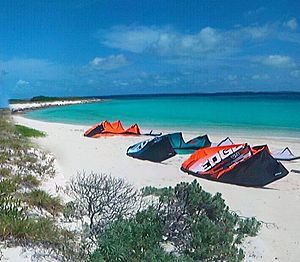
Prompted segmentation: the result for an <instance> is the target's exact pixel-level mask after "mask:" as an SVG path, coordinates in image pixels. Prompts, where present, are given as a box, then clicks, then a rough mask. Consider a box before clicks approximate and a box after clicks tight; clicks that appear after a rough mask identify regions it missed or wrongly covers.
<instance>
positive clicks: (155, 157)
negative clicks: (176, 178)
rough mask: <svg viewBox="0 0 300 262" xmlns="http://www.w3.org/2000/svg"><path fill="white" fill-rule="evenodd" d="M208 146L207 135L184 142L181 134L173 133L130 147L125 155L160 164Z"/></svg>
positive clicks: (209, 143)
mask: <svg viewBox="0 0 300 262" xmlns="http://www.w3.org/2000/svg"><path fill="white" fill-rule="evenodd" d="M210 145H211V142H210V141H209V138H208V136H207V135H204V136H198V137H195V138H193V139H191V140H189V141H188V142H185V141H184V139H183V137H182V133H173V134H167V135H163V136H160V137H155V138H153V139H150V140H146V141H143V142H140V143H137V144H135V145H133V146H130V147H129V148H128V149H127V155H128V156H131V157H134V158H138V159H142V160H149V161H153V162H161V161H164V160H166V159H168V158H170V157H172V156H175V155H176V154H191V153H193V152H195V151H196V150H197V149H199V148H202V147H206V146H210Z"/></svg>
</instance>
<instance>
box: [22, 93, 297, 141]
mask: <svg viewBox="0 0 300 262" xmlns="http://www.w3.org/2000/svg"><path fill="white" fill-rule="evenodd" d="M27 117H29V118H33V119H38V120H43V121H50V122H62V123H72V124H84V125H92V124H94V123H97V122H101V121H102V120H109V121H114V120H117V119H120V120H122V121H123V122H124V124H125V125H130V124H132V123H138V124H140V125H141V126H142V127H147V128H150V129H157V128H164V129H173V130H174V129H178V130H179V129H180V130H191V131H192V130H195V131H196V130H199V129H200V130H205V131H217V130H220V129H221V130H223V129H225V130H226V129H231V130H232V129H234V130H238V131H239V132H249V131H253V132H260V133H262V134H275V133H276V134H282V135H283V134H286V133H290V134H293V135H294V136H295V135H296V136H300V95H298V94H274V95H271V94H268V95H266V94H265V95H262V94H251V95H245V94H243V95H197V96H185V95H180V96H153V97H151V96H147V97H126V98H115V99H111V100H107V101H105V102H100V103H93V104H80V105H70V106H64V107H53V108H47V109H42V110H37V111H32V112H30V113H28V114H27ZM266 130H268V132H266ZM270 131H271V132H270Z"/></svg>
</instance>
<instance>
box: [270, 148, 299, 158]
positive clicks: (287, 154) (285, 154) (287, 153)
mask: <svg viewBox="0 0 300 262" xmlns="http://www.w3.org/2000/svg"><path fill="white" fill-rule="evenodd" d="M272 156H273V157H274V158H275V159H277V160H281V161H292V160H297V159H300V156H295V155H294V154H293V153H292V151H291V150H290V149H289V148H288V147H286V148H284V149H281V150H277V151H275V152H272Z"/></svg>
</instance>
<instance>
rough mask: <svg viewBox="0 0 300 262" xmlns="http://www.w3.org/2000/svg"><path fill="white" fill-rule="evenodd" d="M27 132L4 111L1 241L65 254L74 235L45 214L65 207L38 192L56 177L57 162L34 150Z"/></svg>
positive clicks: (0, 124) (0, 118)
mask: <svg viewBox="0 0 300 262" xmlns="http://www.w3.org/2000/svg"><path fill="white" fill-rule="evenodd" d="M23 131H24V129H23V128H21V129H20V128H18V127H15V126H14V124H13V122H12V121H11V119H10V114H9V112H8V111H5V110H2V111H0V241H5V243H6V244H10V245H13V244H16V245H23V246H24V245H25V246H27V247H30V246H35V247H37V246H39V247H42V248H44V249H47V250H50V249H55V250H56V252H60V253H64V252H65V251H64V250H66V248H65V242H66V240H65V239H66V238H67V239H68V242H70V241H73V239H74V234H73V233H72V232H69V231H67V230H65V229H63V228H61V227H59V226H57V225H56V221H55V220H53V218H51V217H49V216H48V215H47V214H44V213H45V212H44V210H46V211H48V212H50V213H51V214H52V215H56V214H57V213H58V212H60V211H61V210H62V209H63V205H62V204H61V202H60V200H59V199H58V198H54V197H51V196H50V195H49V194H48V193H46V192H44V191H42V190H40V189H37V187H38V186H39V185H40V183H41V180H42V179H43V178H44V177H49V176H52V175H53V172H54V169H53V161H52V160H51V157H49V156H48V155H47V154H45V153H44V152H42V151H40V150H38V149H35V148H33V145H32V143H31V142H30V141H29V140H28V133H27V132H25V133H24V132H23ZM26 131H28V130H26ZM37 132H38V133H39V131H37ZM30 133H32V130H30ZM34 133H35V132H34ZM32 207H38V208H39V210H40V212H37V211H34V209H33V208H32ZM71 246H72V245H71ZM0 253H1V252H0ZM64 256H66V257H67V255H64Z"/></svg>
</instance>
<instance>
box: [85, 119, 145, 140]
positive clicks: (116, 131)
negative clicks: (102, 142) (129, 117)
mask: <svg viewBox="0 0 300 262" xmlns="http://www.w3.org/2000/svg"><path fill="white" fill-rule="evenodd" d="M140 134H141V132H140V128H139V126H138V125H137V124H134V125H132V126H130V127H129V128H127V129H126V130H125V129H124V127H123V125H122V123H121V121H120V120H118V121H116V122H113V123H110V122H108V121H106V120H105V121H103V122H101V123H100V124H96V125H94V126H92V127H91V128H89V129H88V130H87V131H86V132H85V133H84V136H87V137H93V138H97V137H100V136H105V135H140Z"/></svg>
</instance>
